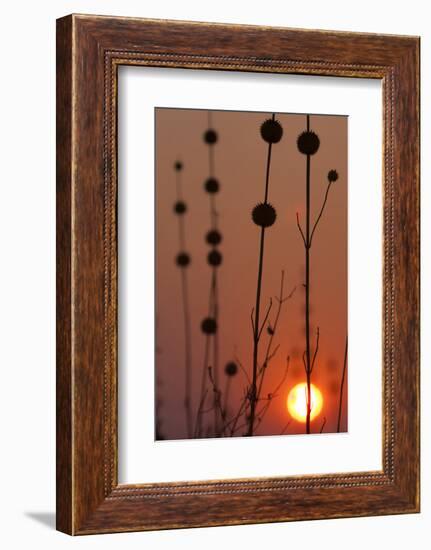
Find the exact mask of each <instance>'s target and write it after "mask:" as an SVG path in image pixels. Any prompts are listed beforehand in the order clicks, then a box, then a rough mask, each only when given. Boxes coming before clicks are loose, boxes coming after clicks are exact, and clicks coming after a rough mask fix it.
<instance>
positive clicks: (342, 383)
mask: <svg viewBox="0 0 431 550" xmlns="http://www.w3.org/2000/svg"><path fill="white" fill-rule="evenodd" d="M346 367H347V336H346V346H345V348H344V362H343V374H342V375H341V382H340V399H339V401H338V419H337V432H340V427H341V412H342V408H343V389H344V381H345V378H346Z"/></svg>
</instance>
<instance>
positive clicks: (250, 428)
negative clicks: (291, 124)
mask: <svg viewBox="0 0 431 550" xmlns="http://www.w3.org/2000/svg"><path fill="white" fill-rule="evenodd" d="M274 119H275V113H273V115H272V120H274ZM271 151H272V143H269V144H268V156H267V161H266V178H265V198H264V204H267V202H268V191H269V173H270V166H271ZM264 248H265V227H263V226H262V227H261V230H260V246H259V267H258V273H257V288H256V306H255V310H254V331H253V377H252V382H251V388H250V418H249V423H248V430H247V433H246V435H247V436H252V435H253V430H254V419H255V415H256V403H257V399H258V396H257V369H258V353H259V332H260V327H259V322H260V296H261V291H262V276H263V257H264Z"/></svg>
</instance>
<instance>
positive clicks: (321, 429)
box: [320, 416, 326, 433]
mask: <svg viewBox="0 0 431 550" xmlns="http://www.w3.org/2000/svg"><path fill="white" fill-rule="evenodd" d="M325 424H326V416H324V417H323V424H322V426H321V428H320V433H322V432H323V428H324V427H325Z"/></svg>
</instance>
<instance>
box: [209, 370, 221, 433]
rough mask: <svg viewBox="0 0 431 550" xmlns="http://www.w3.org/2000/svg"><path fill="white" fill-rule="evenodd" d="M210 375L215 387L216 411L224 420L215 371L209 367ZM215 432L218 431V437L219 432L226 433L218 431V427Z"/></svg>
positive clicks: (215, 427)
mask: <svg viewBox="0 0 431 550" xmlns="http://www.w3.org/2000/svg"><path fill="white" fill-rule="evenodd" d="M208 375H209V379H210V381H211V384H212V387H213V392H214V407H215V410H216V412H217V410H218V411H219V413H220V416H221V418H223V407H222V405H221V391H220V390H219V388H218V387H217V384H216V382H215V380H214V375H213V369H212V368H211V367H208ZM214 430H215V431H216V435H218V434H217V432H219V433H221V434H223V432H224V429H222V430H220V431H219V430H217V426H214Z"/></svg>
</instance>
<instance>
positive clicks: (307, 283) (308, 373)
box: [305, 115, 311, 434]
mask: <svg viewBox="0 0 431 550" xmlns="http://www.w3.org/2000/svg"><path fill="white" fill-rule="evenodd" d="M309 130H310V115H307V132H308V131H309ZM310 164H311V163H310V155H307V174H306V226H305V356H306V377H307V400H306V401H307V416H306V421H305V431H306V433H307V434H309V433H310V420H311V357H310V356H311V352H310V172H311V170H310V168H311V166H310Z"/></svg>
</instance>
